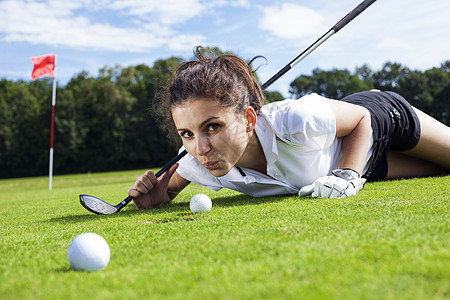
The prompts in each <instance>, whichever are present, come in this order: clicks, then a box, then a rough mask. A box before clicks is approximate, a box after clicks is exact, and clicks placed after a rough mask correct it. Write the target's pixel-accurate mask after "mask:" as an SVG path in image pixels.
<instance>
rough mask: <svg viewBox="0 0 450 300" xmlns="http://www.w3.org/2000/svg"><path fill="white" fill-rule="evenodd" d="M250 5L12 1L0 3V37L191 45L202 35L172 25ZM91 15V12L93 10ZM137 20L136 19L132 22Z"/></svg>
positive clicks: (121, 46)
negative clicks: (112, 18) (115, 20)
mask: <svg viewBox="0 0 450 300" xmlns="http://www.w3.org/2000/svg"><path fill="white" fill-rule="evenodd" d="M224 5H230V6H236V5H239V6H243V5H248V2H247V0H233V1H223V0H218V1H208V2H206V1H205V2H202V1H201V0H164V1H160V0H121V1H112V0H78V1H57V0H47V1H38V0H29V1H26V0H18V1H17V0H16V1H8V0H7V1H3V2H0V20H2V21H1V22H0V38H1V39H3V40H4V41H6V42H27V43H30V44H34V45H38V44H41V45H51V46H67V47H73V48H79V49H94V50H109V51H126V52H143V51H147V50H149V49H154V48H159V47H163V46H167V47H168V48H169V49H172V50H185V49H191V48H192V45H193V44H194V45H195V44H198V43H201V42H203V41H205V40H206V37H204V36H203V35H200V34H195V33H194V34H190V33H188V32H183V33H180V32H178V31H177V30H176V29H175V28H176V27H174V26H176V25H178V24H182V23H184V22H186V21H187V20H189V19H192V18H195V17H198V16H201V15H203V14H204V13H205V12H206V11H208V10H210V9H213V8H214V7H218V6H224ZM86 11H89V12H95V13H97V14H98V13H101V12H102V11H105V12H108V13H113V14H116V15H117V16H118V17H122V18H123V17H124V16H125V17H126V18H128V20H129V22H130V23H134V25H133V26H128V27H119V26H117V25H114V24H110V23H106V22H99V21H97V20H95V19H94V18H93V17H92V16H91V17H90V18H89V17H88V16H90V15H89V14H84V13H85V12H86ZM91 15H92V14H91ZM136 24H138V25H137V26H136Z"/></svg>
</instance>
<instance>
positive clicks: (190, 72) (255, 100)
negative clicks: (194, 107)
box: [159, 46, 264, 129]
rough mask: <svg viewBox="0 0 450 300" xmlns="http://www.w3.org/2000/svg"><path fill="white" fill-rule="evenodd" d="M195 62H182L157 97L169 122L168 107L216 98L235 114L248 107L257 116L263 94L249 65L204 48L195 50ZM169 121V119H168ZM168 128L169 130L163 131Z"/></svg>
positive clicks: (235, 58)
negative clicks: (166, 86) (160, 94)
mask: <svg viewBox="0 0 450 300" xmlns="http://www.w3.org/2000/svg"><path fill="white" fill-rule="evenodd" d="M194 54H195V59H194V60H191V61H188V62H184V63H181V64H180V65H179V66H178V67H177V68H176V70H175V71H174V74H173V80H172V82H171V83H170V85H169V86H168V88H167V89H166V91H165V92H164V94H163V95H162V97H160V99H159V100H160V104H159V105H160V107H159V109H160V111H162V112H163V113H164V115H165V117H166V121H169V120H170V124H166V125H172V126H170V127H172V128H173V120H172V118H171V108H172V107H174V106H177V105H182V104H183V103H185V102H186V101H189V100H192V99H205V98H208V99H215V100H217V101H219V102H220V103H221V104H222V105H223V106H224V107H234V108H235V109H236V112H240V111H244V110H245V109H246V108H247V107H249V106H251V107H253V109H255V111H256V113H258V112H259V111H260V109H261V107H262V105H263V104H264V94H263V91H262V88H261V85H260V84H259V82H258V80H257V79H256V78H255V77H254V76H253V72H252V70H251V68H250V66H249V65H250V63H251V62H252V61H253V60H252V61H250V63H247V62H245V61H244V60H243V59H241V58H239V57H237V56H235V55H229V54H225V55H220V56H217V55H215V54H214V53H211V52H210V51H209V50H208V49H205V48H203V47H200V46H198V47H195V49H194ZM168 119H169V120H168ZM166 129H168V128H166Z"/></svg>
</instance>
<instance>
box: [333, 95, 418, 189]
mask: <svg viewBox="0 0 450 300" xmlns="http://www.w3.org/2000/svg"><path fill="white" fill-rule="evenodd" d="M342 101H345V102H349V103H352V104H356V105H360V106H363V107H365V108H367V109H368V110H369V112H370V116H371V121H372V131H373V146H372V158H371V160H370V165H369V168H368V169H367V171H366V173H364V174H363V177H365V178H367V180H369V181H376V180H383V179H386V177H387V172H388V165H387V158H386V152H387V151H388V150H394V151H405V150H409V149H411V148H413V147H414V146H416V145H417V143H418V142H419V138H420V123H419V118H418V117H417V115H416V113H415V112H414V110H413V109H412V107H411V105H410V104H409V103H408V101H406V100H405V99H404V98H403V97H402V96H400V95H399V94H397V93H394V92H377V91H370V92H360V93H356V94H352V95H350V96H347V97H345V98H343V99H342Z"/></svg>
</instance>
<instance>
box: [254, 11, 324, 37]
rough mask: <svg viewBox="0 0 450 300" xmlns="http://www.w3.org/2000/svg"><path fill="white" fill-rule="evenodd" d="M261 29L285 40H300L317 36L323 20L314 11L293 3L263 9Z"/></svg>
mask: <svg viewBox="0 0 450 300" xmlns="http://www.w3.org/2000/svg"><path fill="white" fill-rule="evenodd" d="M261 10H262V12H263V17H262V18H261V20H260V22H259V28H260V29H262V30H266V31H269V32H270V33H271V34H272V35H274V36H276V37H280V38H283V39H298V38H303V37H308V36H311V35H315V34H317V33H318V32H319V31H320V30H321V29H322V23H323V18H322V16H320V15H319V14H318V13H316V12H315V11H314V10H312V9H310V8H307V7H304V6H300V5H297V4H293V3H284V4H282V5H281V6H270V7H262V8H261Z"/></svg>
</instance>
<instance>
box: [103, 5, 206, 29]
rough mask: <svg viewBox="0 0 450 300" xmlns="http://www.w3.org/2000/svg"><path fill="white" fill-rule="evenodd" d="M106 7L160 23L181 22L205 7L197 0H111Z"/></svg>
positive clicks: (196, 14) (199, 12) (200, 11)
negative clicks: (149, 18)
mask: <svg viewBox="0 0 450 300" xmlns="http://www.w3.org/2000/svg"><path fill="white" fill-rule="evenodd" d="M108 8H109V9H112V10H117V11H121V12H123V13H127V14H129V15H134V16H140V17H149V16H150V17H151V18H152V19H153V20H154V21H157V22H161V23H162V24H177V23H183V22H185V21H187V20H189V19H191V18H193V17H195V16H199V15H201V14H202V13H204V12H205V11H206V9H207V7H206V5H205V4H203V3H201V2H200V1H199V0H164V1H160V0H153V1H150V0H122V1H112V2H111V3H110V4H109V5H108Z"/></svg>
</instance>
